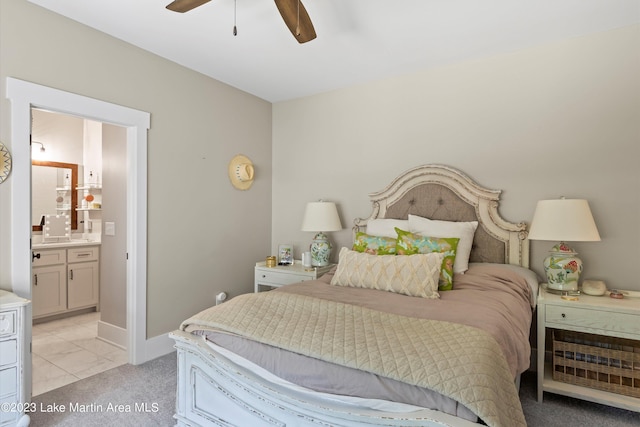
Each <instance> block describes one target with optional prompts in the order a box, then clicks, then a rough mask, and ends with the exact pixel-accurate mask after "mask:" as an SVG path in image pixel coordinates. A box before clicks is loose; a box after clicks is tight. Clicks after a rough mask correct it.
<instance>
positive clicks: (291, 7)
mask: <svg viewBox="0 0 640 427" xmlns="http://www.w3.org/2000/svg"><path fill="white" fill-rule="evenodd" d="M275 2H276V6H277V7H278V11H280V15H281V16H282V19H283V20H284V22H285V24H287V27H289V31H291V34H293V37H295V39H296V40H298V43H306V42H308V41H311V40H313V39H315V38H316V30H315V29H314V28H313V23H311V18H309V14H308V13H307V10H306V9H305V8H304V5H303V4H302V2H301V1H300V0H275Z"/></svg>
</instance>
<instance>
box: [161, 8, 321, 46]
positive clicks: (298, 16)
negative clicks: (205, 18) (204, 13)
mask: <svg viewBox="0 0 640 427" xmlns="http://www.w3.org/2000/svg"><path fill="white" fill-rule="evenodd" d="M209 1H211V0H174V1H173V2H171V3H170V4H169V5H167V9H169V10H172V11H174V12H180V13H184V12H188V11H190V10H191V9H195V8H196V7H198V6H202V5H203V4H205V3H208V2H209ZM275 3H276V6H277V7H278V11H279V12H280V15H281V16H282V19H283V20H284V23H285V24H287V27H288V28H289V31H291V34H293V37H294V38H295V39H296V40H297V41H298V43H306V42H308V41H311V40H313V39H315V38H316V30H315V29H314V28H313V23H312V22H311V18H309V14H308V13H307V10H306V9H305V8H304V5H303V4H302V2H301V1H300V0H275Z"/></svg>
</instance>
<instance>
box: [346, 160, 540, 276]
mask: <svg viewBox="0 0 640 427" xmlns="http://www.w3.org/2000/svg"><path fill="white" fill-rule="evenodd" d="M500 193H501V191H499V190H490V189H487V188H484V187H481V186H480V185H478V184H477V183H476V182H474V181H473V180H472V179H471V178H469V177H468V176H467V175H465V174H464V173H462V172H461V171H459V170H457V169H454V168H451V167H448V166H444V165H424V166H418V167H416V168H413V169H410V170H408V171H406V172H404V173H403V174H401V175H400V176H398V177H397V178H396V179H394V180H393V182H391V184H389V185H388V186H387V187H386V188H385V189H384V190H382V191H379V192H377V193H371V194H369V198H370V199H371V203H372V204H373V211H372V213H371V215H370V216H369V217H368V218H364V219H363V218H358V219H356V220H355V226H354V228H355V230H357V231H365V228H366V225H367V222H368V221H369V220H371V219H376V218H395V219H407V217H408V215H409V214H412V215H418V216H422V217H425V218H430V219H437V220H444V221H478V222H479V226H478V229H477V230H476V233H475V237H474V241H473V249H472V251H471V257H470V261H471V262H496V263H502V264H516V265H521V266H523V267H528V266H529V241H528V240H527V231H526V224H525V223H522V222H521V223H518V224H515V223H511V222H508V221H505V220H504V219H503V218H502V217H501V216H500V214H499V213H498V205H499V200H500Z"/></svg>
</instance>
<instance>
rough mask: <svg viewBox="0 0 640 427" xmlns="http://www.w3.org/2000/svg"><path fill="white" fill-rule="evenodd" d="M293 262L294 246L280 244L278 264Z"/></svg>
mask: <svg viewBox="0 0 640 427" xmlns="http://www.w3.org/2000/svg"><path fill="white" fill-rule="evenodd" d="M291 264H293V246H292V245H290V244H283V245H278V265H291Z"/></svg>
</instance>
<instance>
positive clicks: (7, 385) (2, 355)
mask: <svg viewBox="0 0 640 427" xmlns="http://www.w3.org/2000/svg"><path fill="white" fill-rule="evenodd" d="M29 304H31V302H30V301H29V300H26V299H24V298H20V297H19V296H17V295H15V294H13V293H11V292H7V291H3V290H0V426H1V427H7V426H20V427H24V426H28V425H29V416H28V415H27V414H26V413H25V409H29V407H30V406H29V405H28V404H27V402H29V401H30V400H31V393H30V389H31V387H30V384H29V381H30V380H29V381H27V378H26V372H25V368H26V367H27V366H28V365H27V364H30V363H31V356H30V354H31V353H30V351H29V345H28V343H27V329H28V325H27V324H26V319H27V309H28V307H29Z"/></svg>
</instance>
